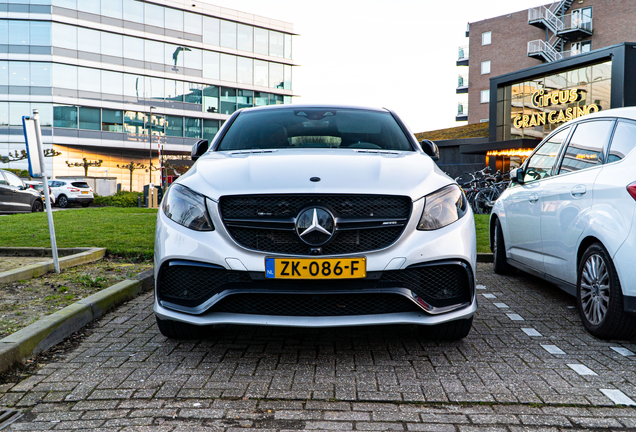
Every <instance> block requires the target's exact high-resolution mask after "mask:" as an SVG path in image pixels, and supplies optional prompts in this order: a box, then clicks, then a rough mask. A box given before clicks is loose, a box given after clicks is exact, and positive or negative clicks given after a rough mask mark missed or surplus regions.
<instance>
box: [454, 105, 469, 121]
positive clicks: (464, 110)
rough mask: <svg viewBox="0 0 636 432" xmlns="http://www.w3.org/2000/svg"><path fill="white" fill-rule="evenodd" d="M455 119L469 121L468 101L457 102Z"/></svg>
mask: <svg viewBox="0 0 636 432" xmlns="http://www.w3.org/2000/svg"><path fill="white" fill-rule="evenodd" d="M455 121H468V102H459V103H458V104H457V116H455Z"/></svg>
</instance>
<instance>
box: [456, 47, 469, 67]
mask: <svg viewBox="0 0 636 432" xmlns="http://www.w3.org/2000/svg"><path fill="white" fill-rule="evenodd" d="M457 66H468V45H466V46H461V47H459V49H458V52H457Z"/></svg>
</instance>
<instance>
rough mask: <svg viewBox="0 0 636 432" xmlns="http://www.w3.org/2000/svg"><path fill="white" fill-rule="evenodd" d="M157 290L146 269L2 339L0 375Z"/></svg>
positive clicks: (0, 344)
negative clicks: (154, 288) (135, 298)
mask: <svg viewBox="0 0 636 432" xmlns="http://www.w3.org/2000/svg"><path fill="white" fill-rule="evenodd" d="M60 261H61V260H60ZM60 264H61V263H60ZM153 287H154V271H153V270H152V269H150V270H146V271H145V272H142V273H139V274H138V275H137V276H136V279H135V280H125V281H122V282H119V283H118V284H115V285H113V286H110V287H108V288H106V289H103V290H101V291H100V292H98V293H95V294H93V295H91V296H88V297H86V298H84V299H82V300H79V301H77V302H75V303H73V304H72V305H69V306H67V307H65V308H64V309H61V310H59V311H57V312H55V313H53V314H51V315H47V316H45V317H44V318H42V319H40V320H38V321H36V322H35V323H33V324H31V325H30V326H27V327H25V328H23V329H22V330H19V331H17V332H15V333H13V334H11V335H9V336H7V337H5V338H4V339H0V372H4V371H6V370H8V369H9V368H11V367H12V366H13V365H14V364H16V363H18V362H20V361H22V360H24V359H27V358H29V357H31V356H33V355H37V354H39V353H41V352H43V351H46V350H47V349H49V348H51V347H52V346H54V345H56V344H57V343H59V342H61V341H62V340H64V339H65V338H67V337H68V336H70V335H71V334H73V333H75V332H76V331H78V330H80V329H81V328H82V327H84V326H85V325H86V324H88V323H89V322H91V321H93V320H95V319H97V318H99V317H101V316H102V315H104V314H105V313H106V312H107V311H109V310H110V309H113V308H114V307H116V306H119V305H120V304H122V303H124V302H127V301H128V300H131V299H132V298H134V297H136V296H137V295H139V294H141V293H143V292H146V291H149V290H150V289H152V288H153Z"/></svg>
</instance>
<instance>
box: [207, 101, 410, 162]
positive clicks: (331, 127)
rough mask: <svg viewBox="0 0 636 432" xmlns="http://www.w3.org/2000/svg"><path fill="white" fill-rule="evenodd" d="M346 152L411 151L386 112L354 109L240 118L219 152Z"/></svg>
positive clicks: (277, 112) (260, 113) (245, 114)
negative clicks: (256, 150) (350, 150)
mask: <svg viewBox="0 0 636 432" xmlns="http://www.w3.org/2000/svg"><path fill="white" fill-rule="evenodd" d="M277 148H289V149H294V148H336V149H338V148H348V149H376V150H377V149H382V150H404V151H413V148H412V146H411V144H410V143H409V141H408V139H407V137H406V135H405V134H404V132H403V131H402V129H401V128H400V126H399V125H398V124H397V122H396V121H395V119H394V118H393V116H392V115H391V114H390V113H388V112H377V111H365V110H355V109H326V108H309V109H292V108H290V109H276V110H271V111H264V110H263V111H257V110H255V111H249V110H246V111H244V112H242V113H241V114H239V116H238V117H237V118H236V120H234V123H232V125H231V126H230V129H229V130H228V131H227V134H226V135H225V136H224V137H223V140H222V141H221V143H220V144H219V147H218V148H217V150H218V151H227V150H250V149H277Z"/></svg>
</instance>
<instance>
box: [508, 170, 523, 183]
mask: <svg viewBox="0 0 636 432" xmlns="http://www.w3.org/2000/svg"><path fill="white" fill-rule="evenodd" d="M524 176H525V173H524V172H523V168H522V167H520V168H515V169H513V170H510V181H511V182H512V183H517V184H523V183H524V181H523V178H524Z"/></svg>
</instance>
